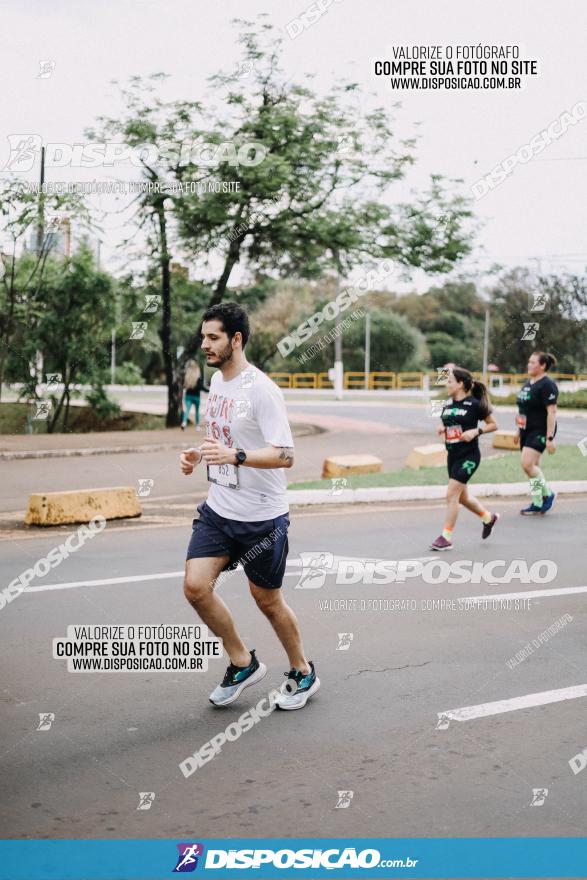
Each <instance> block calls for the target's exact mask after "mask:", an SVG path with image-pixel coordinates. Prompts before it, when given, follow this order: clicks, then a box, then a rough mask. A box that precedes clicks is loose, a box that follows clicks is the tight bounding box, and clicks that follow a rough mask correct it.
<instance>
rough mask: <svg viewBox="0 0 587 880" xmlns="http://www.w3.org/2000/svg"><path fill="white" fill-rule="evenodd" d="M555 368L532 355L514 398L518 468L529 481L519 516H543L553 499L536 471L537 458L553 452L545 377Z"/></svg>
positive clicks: (549, 387) (552, 400)
mask: <svg viewBox="0 0 587 880" xmlns="http://www.w3.org/2000/svg"><path fill="white" fill-rule="evenodd" d="M555 366H556V358H555V357H554V356H553V355H552V354H548V353H546V352H544V351H535V352H534V353H533V354H531V355H530V357H529V359H528V377H529V378H528V380H527V382H526V383H525V384H524V386H523V388H522V389H521V390H520V393H519V394H518V415H517V416H516V423H517V426H518V433H517V435H516V443H519V444H520V449H521V450H522V467H523V469H524V471H525V472H526V474H527V475H528V477H529V479H530V495H531V498H532V503H531V504H530V505H529V506H528V507H524V508H523V510H521V511H520V513H521V514H522V516H536V515H537V514H539V513H541V514H545V513H547V512H548V511H549V510H550V508H551V507H552V505H553V504H554V499H555V498H556V495H555V494H554V492H553V491H552V490H551V489H549V488H548V486H547V485H546V481H545V479H544V474H543V473H542V471H541V470H540V457H541V455H542V453H543V452H544V450H545V449H547V450H548V453H549V455H553V454H554V452H555V451H556V443H555V442H554V437H555V434H556V401H557V398H558V388H557V386H556V382H553V381H552V379H551V378H550V377H549V376H547V375H546V373H547V372H548V370H550V369H551V368H552V367H555Z"/></svg>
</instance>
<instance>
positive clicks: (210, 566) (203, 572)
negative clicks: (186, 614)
mask: <svg viewBox="0 0 587 880" xmlns="http://www.w3.org/2000/svg"><path fill="white" fill-rule="evenodd" d="M227 562H228V556H211V557H206V558H204V559H188V560H187V561H186V564H185V578H184V582H183V591H184V593H185V597H186V599H187V600H188V602H189V603H190V605H191V606H192V608H193V609H194V610H195V611H196V613H197V614H198V615H199V616H200V617H201V619H202V622H203V623H204V624H205V625H206V626H207V627H208V628H209V629H210V630H211V631H212V632H213V633H214V635H215V636H218V638H219V639H222V643H223V645H224V650H225V651H226V653H227V654H228V656H229V658H230V662H231V663H233V664H234V665H235V666H248V665H249V663H250V662H251V655H250V653H249V651H248V650H247V648H246V646H245V644H244V642H243V640H242V639H241V637H240V635H239V634H238V631H237V628H236V624H235V622H234V618H233V616H232V614H231V613H230V611H229V609H228V607H227V606H226V605H225V603H224V602H223V601H222V599H221V598H220V597H219V596H217V595H216V593H215V592H214V586H215V583H216V578H217V577H218V575H219V574H220V572H221V571H222V569H223V568H224V566H225V565H226V563H227Z"/></svg>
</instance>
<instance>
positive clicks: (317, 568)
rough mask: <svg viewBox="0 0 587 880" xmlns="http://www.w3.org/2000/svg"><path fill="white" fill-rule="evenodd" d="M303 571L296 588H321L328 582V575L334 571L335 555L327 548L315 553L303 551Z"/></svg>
mask: <svg viewBox="0 0 587 880" xmlns="http://www.w3.org/2000/svg"><path fill="white" fill-rule="evenodd" d="M300 556H301V557H302V573H301V575H300V579H299V581H298V582H297V584H296V585H295V588H294V589H296V590H319V589H320V587H323V586H324V584H325V582H326V575H327V573H328V572H329V571H332V567H333V563H334V556H333V554H332V553H329V552H328V551H327V550H323V551H318V552H315V553H301V554H300Z"/></svg>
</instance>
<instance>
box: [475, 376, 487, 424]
mask: <svg viewBox="0 0 587 880" xmlns="http://www.w3.org/2000/svg"><path fill="white" fill-rule="evenodd" d="M471 394H472V395H473V397H475V398H476V399H477V400H478V401H479V415H480V416H481V418H482V419H484V418H486V416H488V415H489V413H490V412H491V402H490V400H489V393H488V391H487V388H486V387H485V385H484V384H483V382H479V381H478V380H477V379H473V384H472V386H471Z"/></svg>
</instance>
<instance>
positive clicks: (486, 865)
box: [0, 832, 587, 880]
mask: <svg viewBox="0 0 587 880" xmlns="http://www.w3.org/2000/svg"><path fill="white" fill-rule="evenodd" d="M196 833H197V832H196ZM177 874H191V875H192V876H193V878H194V880H197V878H198V877H207V878H211V877H218V878H219V880H227V878H230V880H234V878H235V877H241V876H242V877H246V878H261V880H262V878H271V880H276V878H279V877H283V878H284V880H287V878H292V877H298V878H299V877H302V878H305V877H308V878H319V877H330V878H331V880H336V878H346V877H364V878H381V880H388V878H393V877H406V878H407V877H413V878H427V877H437V878H442V880H451V878H453V877H454V878H457V877H470V878H473V877H485V878H490V877H504V878H505V877H509V878H511V877H533V878H538V877H550V878H562V877H579V878H585V877H587V838H584V837H547V838H537V837H528V838H504V837H501V838H474V837H472V838H459V839H450V838H426V839H424V838H401V839H391V838H367V839H357V838H350V839H349V838H343V839H338V838H330V839H325V838H316V839H307V838H305V839H288V838H281V839H274V838H271V839H269V838H255V839H244V838H243V839H241V838H237V839H227V838H222V839H208V840H206V839H202V838H201V837H200V836H198V837H195V838H193V839H185V838H184V839H183V840H181V841H178V840H3V841H0V880H161V878H170V880H172V878H173V876H174V875H177Z"/></svg>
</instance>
